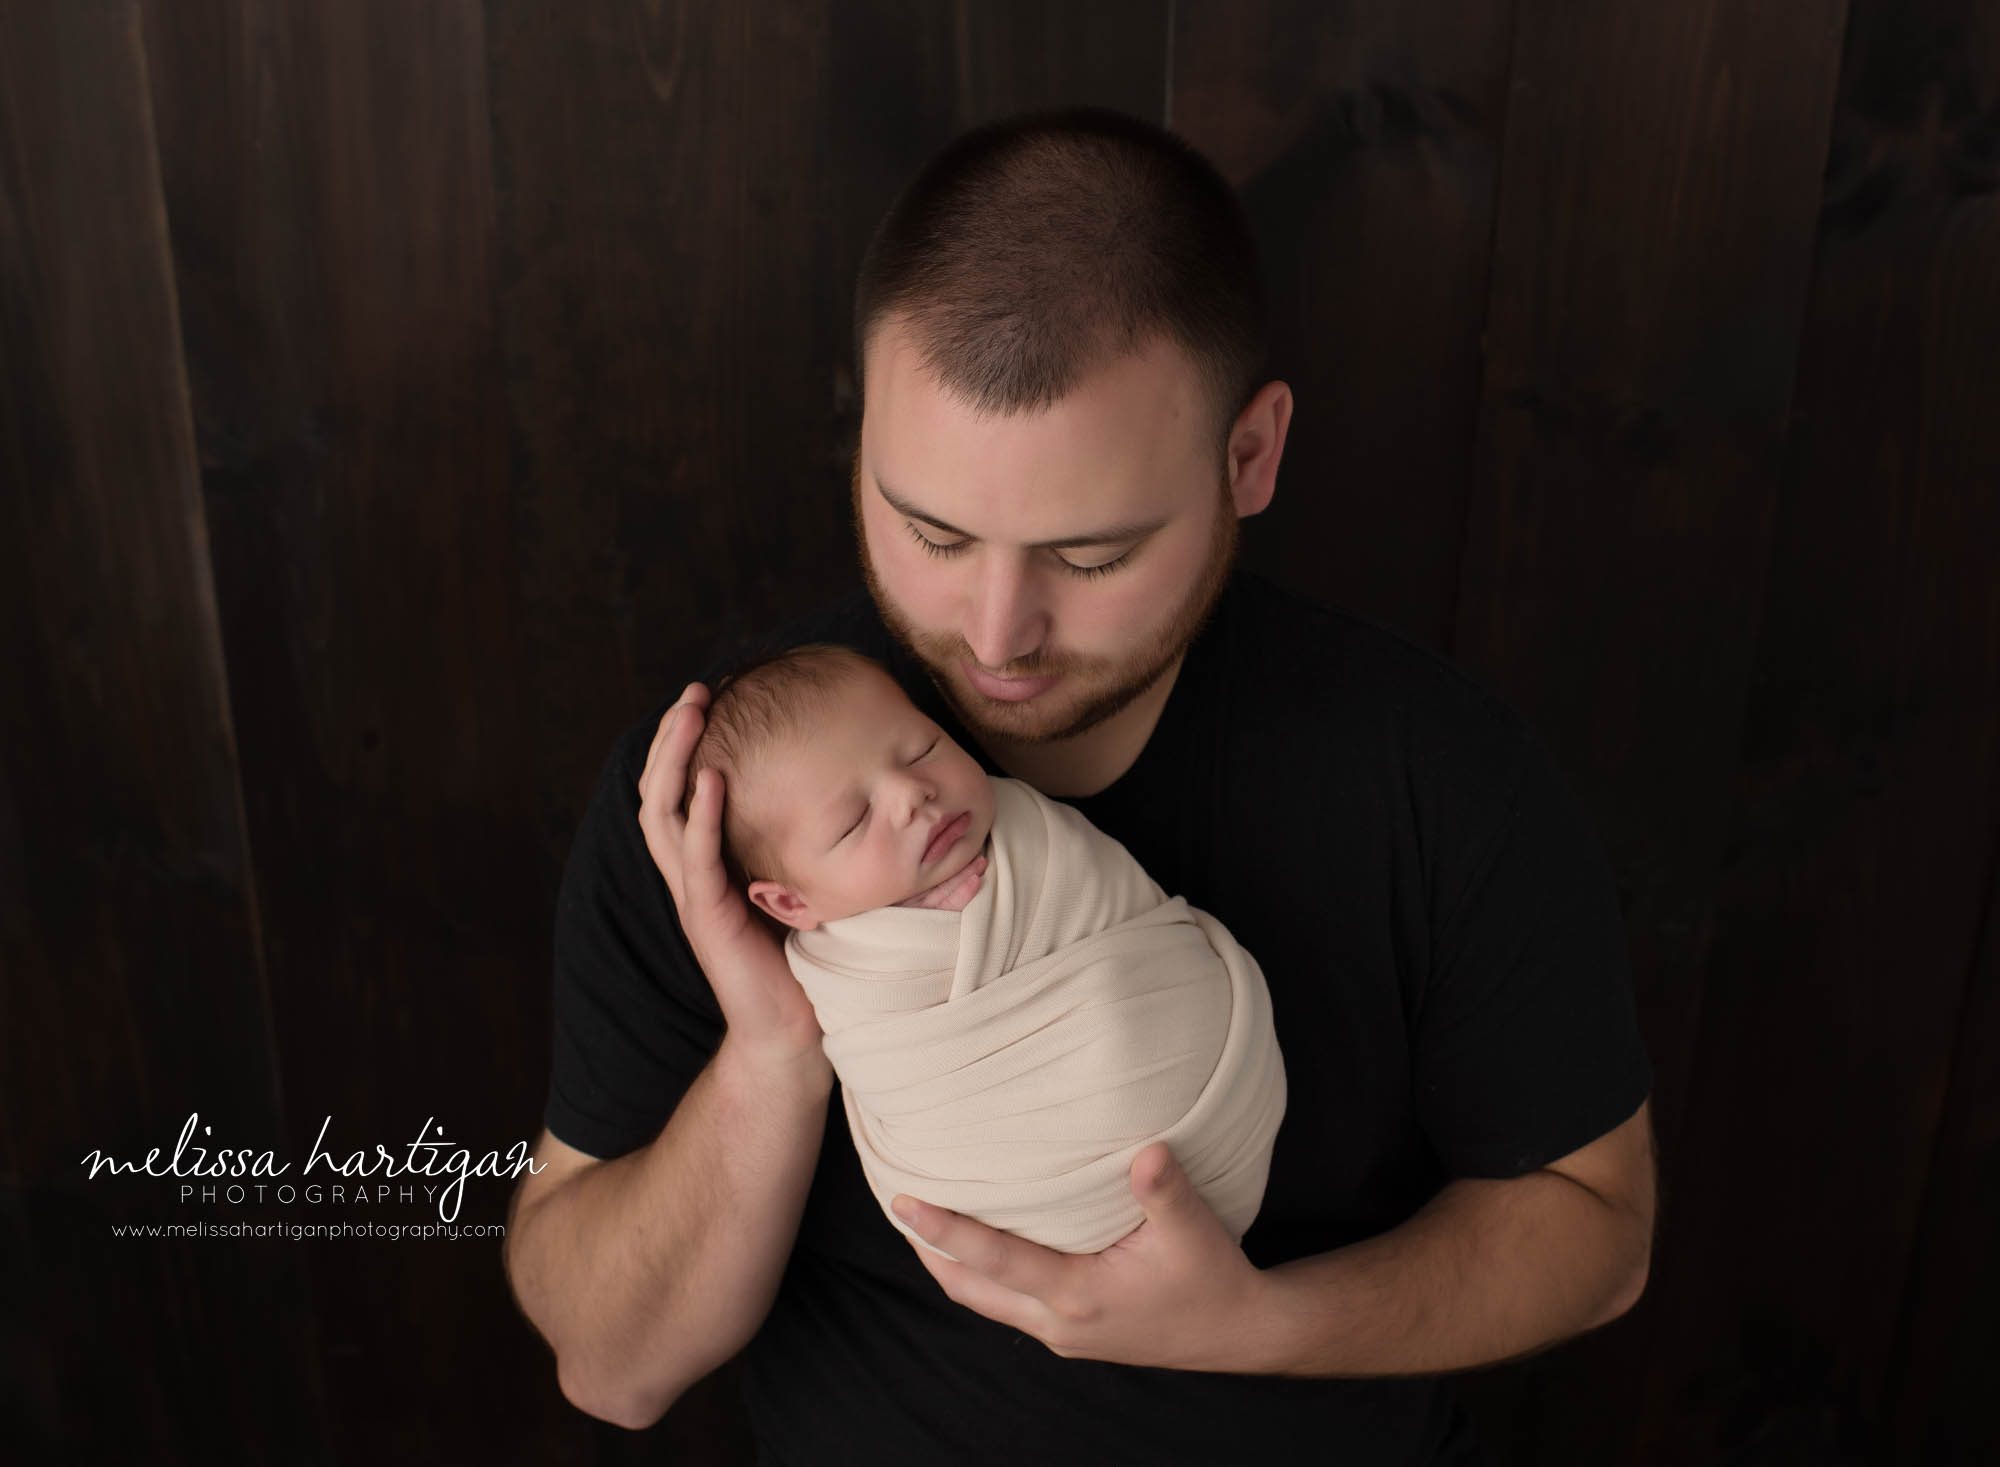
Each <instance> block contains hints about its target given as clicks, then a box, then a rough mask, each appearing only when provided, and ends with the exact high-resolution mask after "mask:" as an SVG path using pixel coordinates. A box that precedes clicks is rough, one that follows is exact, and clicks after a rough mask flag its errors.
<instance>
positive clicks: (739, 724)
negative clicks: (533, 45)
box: [681, 642, 889, 889]
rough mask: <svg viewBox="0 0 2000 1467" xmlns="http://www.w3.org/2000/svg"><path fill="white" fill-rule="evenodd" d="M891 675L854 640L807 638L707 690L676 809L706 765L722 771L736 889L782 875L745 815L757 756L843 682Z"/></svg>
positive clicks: (827, 702)
mask: <svg viewBox="0 0 2000 1467" xmlns="http://www.w3.org/2000/svg"><path fill="white" fill-rule="evenodd" d="M871 670H872V671H874V672H878V673H881V674H882V676H884V677H887V676H889V673H888V669H886V668H885V667H883V666H882V664H881V663H879V662H877V661H876V660H875V659H874V658H872V657H868V656H866V655H864V654H862V653H860V652H857V651H855V650H854V649H853V648H852V647H842V646H837V645H835V644H834V643H831V642H807V643H805V644H803V645H802V646H798V647H792V648H788V649H787V650H785V651H783V652H779V653H776V654H775V655H772V656H768V657H760V658H757V659H755V660H753V661H751V662H748V663H745V664H743V665H742V666H739V667H737V668H736V669H734V670H733V671H730V672H727V673H724V674H723V675H722V676H721V677H719V678H717V679H716V681H715V686H714V687H713V688H712V689H711V690H710V693H709V703H708V711H707V713H706V714H705V715H704V717H703V721H702V730H701V737H700V738H699V739H697V740H695V746H694V753H693V754H692V755H691V756H690V757H689V759H688V775H687V786H686V788H685V789H684V791H683V792H682V795H681V815H682V817H683V818H685V817H686V815H687V813H688V811H689V809H690V807H691V806H692V805H693V803H694V787H695V778H696V776H697V775H699V774H700V773H701V771H702V770H704V769H714V770H718V771H720V772H721V774H722V777H723V795H724V801H723V811H722V863H723V868H724V869H725V870H726V871H727V872H728V873H729V879H730V880H731V881H733V882H735V883H736V884H737V886H738V887H739V888H741V889H747V888H748V886H749V884H750V883H751V882H752V881H757V880H771V881H784V880H786V879H787V878H786V877H785V875H784V873H783V871H782V869H781V868H780V866H779V864H778V861H777V856H776V853H775V852H774V851H773V850H772V849H771V847H770V845H769V842H768V841H767V840H766V838H765V833H764V832H762V831H760V830H758V829H757V828H756V827H755V825H754V824H753V823H752V822H751V821H749V820H748V819H746V818H745V816H744V809H743V801H742V799H741V797H740V795H739V791H740V790H741V789H742V788H743V787H744V786H745V785H747V783H748V778H749V775H750V774H751V772H752V771H753V770H754V769H755V767H756V764H757V761H758V760H759V758H760V757H761V756H763V755H766V754H768V753H770V752H771V751H772V750H773V749H774V748H775V747H776V746H777V745H779V744H781V743H783V742H785V741H786V740H788V739H794V738H798V737H800V736H802V735H804V734H806V733H807V732H808V731H809V730H810V729H811V727H812V725H813V721H814V719H815V718H817V717H819V716H821V715H823V714H824V713H825V712H826V710H827V709H828V708H829V707H831V706H832V704H833V700H834V697H835V695H836V694H838V693H839V692H840V691H841V690H842V689H843V688H845V687H846V686H847V685H848V683H849V681H850V680H851V679H853V678H855V677H856V676H859V675H860V674H862V673H864V672H868V671H871Z"/></svg>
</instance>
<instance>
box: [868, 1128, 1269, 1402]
mask: <svg viewBox="0 0 2000 1467" xmlns="http://www.w3.org/2000/svg"><path fill="white" fill-rule="evenodd" d="M1156 1173H1157V1176H1156ZM1131 1185H1132V1195H1133V1196H1134V1197H1135V1198H1137V1199H1138V1201H1139V1205H1140V1206H1141V1207H1143V1208H1144V1209H1145V1212H1146V1220H1145V1221H1144V1222H1142V1223H1140V1224H1139V1226H1138V1227H1136V1228H1134V1229H1133V1230H1132V1231H1131V1232H1129V1233H1127V1234H1126V1235H1125V1236H1124V1237H1122V1238H1120V1239H1119V1240H1118V1241H1117V1242H1116V1243H1113V1244H1112V1245H1111V1246H1110V1247H1109V1248H1106V1249H1105V1250H1104V1251H1103V1252H1101V1253H1059V1252H1057V1251H1055V1250H1054V1249H1051V1248H1043V1247H1041V1246H1039V1245H1038V1244H1035V1243H1030V1242H1028V1241H1027V1240H1026V1239H1024V1238H1017V1237H1015V1236H1014V1235H1013V1234H1011V1233H1003V1232H999V1231H997V1230H996V1229H993V1228H989V1227H987V1226H985V1225H984V1224H983V1223H980V1222H977V1221H975V1220H974V1219H972V1218H969V1217H964V1216H961V1215H960V1214H958V1213H955V1212H947V1211H946V1210H945V1209H944V1208H942V1207H932V1206H929V1205H928V1204H926V1205H921V1206H917V1207H914V1208H911V1209H910V1210H909V1211H907V1212H906V1211H905V1210H904V1209H905V1207H907V1206H908V1204H909V1203H910V1202H911V1201H912V1199H911V1198H909V1197H907V1196H905V1195H903V1194H900V1193H899V1194H898V1195H897V1196H896V1197H895V1198H893V1199H891V1204H890V1205H891V1206H892V1207H894V1208H895V1210H896V1214H897V1216H899V1217H901V1218H902V1219H903V1221H904V1222H906V1223H908V1224H909V1225H910V1227H911V1229H912V1230H913V1231H914V1232H916V1233H917V1234H918V1235H919V1236H920V1237H922V1238H924V1239H926V1240H927V1241H929V1242H932V1243H935V1244H936V1245H937V1246H938V1247H939V1248H942V1249H944V1250H945V1251H946V1252H947V1253H949V1254H951V1255H952V1257H951V1258H943V1257H940V1256H939V1255H938V1254H936V1253H934V1252H932V1251H931V1250H930V1249H928V1248H925V1247H923V1246H922V1245H921V1244H917V1243H912V1244H911V1245H910V1246H911V1247H912V1248H914V1249H915V1250H916V1254H917V1259H918V1261H919V1262H921V1263H922V1264H923V1266H924V1267H925V1268H926V1269H928V1270H929V1271H930V1275H931V1277H932V1278H934V1279H936V1280H937V1281H938V1283H939V1284H940V1285H941V1286H942V1287H943V1289H944V1291H945V1294H946V1295H947V1296H948V1297H950V1298H951V1299H953V1300H955V1301H956V1302H958V1303H960V1304H963V1305H965V1306H966V1307H967V1308H968V1309H971V1310H974V1311H975V1312H977V1313H979V1314H983V1315H985V1316H986V1317H987V1318H988V1319H992V1320H997V1321H998V1322H999V1323H1001V1324H1005V1325H1011V1326H1012V1327H1013V1328H1015V1329H1017V1330H1020V1331H1022V1332H1023V1333H1025V1334H1030V1335H1033V1336H1034V1337H1035V1338H1036V1339H1038V1340H1040V1341H1041V1342H1042V1343H1043V1344H1044V1345H1046V1346H1048V1347H1049V1349H1051V1350H1053V1351H1054V1352H1055V1353H1056V1354H1058V1355H1061V1356H1063V1357H1064V1358H1066V1359H1069V1358H1081V1359H1085V1360H1109V1361H1113V1362H1116V1363H1118V1364H1123V1365H1151V1366H1158V1367H1162V1368H1165V1369H1169V1370H1212V1371H1236V1372H1250V1371H1254V1369H1255V1366H1254V1364H1252V1363H1251V1362H1254V1361H1255V1360H1256V1358H1257V1349H1258V1340H1259V1323H1260V1320H1261V1318H1262V1312H1263V1311H1262V1307H1261V1301H1262V1299H1263V1291H1264V1275H1263V1274H1262V1273H1261V1272H1259V1270H1258V1269H1257V1267H1256V1265H1254V1264H1252V1263H1251V1262H1250V1260H1249V1259H1248V1258H1247V1257H1246V1256H1244V1253H1243V1249H1242V1248H1241V1247H1240V1246H1239V1245H1238V1244H1236V1243H1235V1242H1234V1241H1232V1240H1231V1238H1230V1236H1229V1231H1228V1229H1226V1228H1225V1227H1223V1225H1222V1221H1221V1219H1220V1218H1218V1217H1216V1215H1215V1212H1214V1210H1213V1209H1212V1208H1211V1207H1209V1205H1208V1203H1207V1202H1206V1201H1204V1200H1203V1199H1202V1196H1201V1194H1200V1193H1199V1192H1197V1191H1196V1190H1195V1188H1194V1184H1193V1183H1192V1182H1190V1181H1189V1180H1188V1177H1187V1173H1186V1172H1184V1171H1182V1170H1181V1167H1180V1164H1179V1163H1178V1162H1176V1161H1175V1160H1174V1158H1173V1153H1172V1151H1171V1150H1170V1149H1169V1148H1168V1146H1167V1143H1166V1142H1164V1141H1156V1142H1154V1143H1153V1144H1152V1145H1150V1146H1148V1147H1146V1148H1145V1149H1144V1150H1142V1151H1141V1152H1140V1153H1139V1154H1138V1155H1137V1156H1135V1157H1133V1158H1132V1174H1131ZM952 1259H957V1260H959V1261H958V1262H953V1261H952Z"/></svg>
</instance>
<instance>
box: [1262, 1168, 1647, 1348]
mask: <svg viewBox="0 0 2000 1467" xmlns="http://www.w3.org/2000/svg"><path fill="white" fill-rule="evenodd" d="M1649 1244H1650V1239H1649V1237H1648V1236H1647V1233H1646V1229H1645V1226H1644V1225H1643V1224H1642V1223H1640V1222H1638V1221H1637V1220H1636V1219H1634V1218H1633V1217H1631V1216H1630V1215H1629V1214H1626V1213H1623V1212H1621V1211H1620V1210H1618V1209H1617V1208H1614V1207H1612V1206H1611V1205H1610V1204H1608V1203H1606V1202H1605V1201H1603V1200H1601V1199H1600V1198H1598V1197H1596V1196H1595V1195H1593V1194H1592V1193H1591V1192H1589V1191H1587V1190H1586V1189H1584V1188H1583V1187H1580V1186H1578V1185H1577V1184H1576V1183H1574V1182H1572V1181H1570V1180H1569V1179H1568V1178H1567V1177H1563V1176H1559V1175H1557V1174H1556V1173H1554V1172H1549V1171H1539V1172H1530V1173H1529V1174H1528V1175H1526V1176H1522V1177H1515V1178H1511V1179H1509V1180H1506V1181H1486V1180H1461V1181H1456V1182H1452V1183H1450V1184H1449V1185H1447V1186H1446V1187H1445V1188H1443V1190H1441V1191H1440V1192H1439V1193H1438V1195H1437V1196H1436V1197H1434V1198H1432V1199H1431V1201H1430V1202H1429V1203H1427V1204H1426V1205H1425V1206H1424V1208H1423V1209H1422V1210H1421V1211H1420V1212H1418V1213H1417V1214H1416V1215H1415V1216H1414V1217H1412V1218H1410V1219H1409V1221H1407V1222H1405V1223H1403V1224H1402V1225H1401V1226H1400V1227H1397V1228H1394V1229H1392V1230H1390V1231H1389V1232H1387V1233H1384V1234H1382V1235H1381V1236H1379V1237H1374V1238H1369V1239H1366V1240H1364V1241H1362V1242H1359V1243H1355V1244H1351V1245H1350V1246H1348V1247H1345V1248H1339V1249H1336V1250H1334V1251H1333V1252H1331V1253H1320V1254H1316V1255H1314V1256H1313V1257H1311V1258H1300V1259H1296V1260H1294V1261H1293V1262H1290V1263H1284V1264H1279V1265H1278V1266H1276V1267H1275V1268H1270V1269H1266V1270H1265V1271H1264V1273H1263V1274H1262V1276H1261V1277H1262V1279H1263V1283H1264V1290H1263V1298H1262V1300H1261V1301H1260V1307H1259V1311H1258V1316H1257V1317H1258V1320H1259V1324H1260V1328H1259V1330H1258V1332H1257V1333H1258V1338H1257V1345H1256V1349H1257V1352H1258V1355H1259V1357H1260V1358H1259V1360H1258V1362H1257V1363H1256V1364H1255V1365H1254V1366H1253V1367H1252V1369H1254V1371H1255V1372H1256V1373H1259V1374H1270V1375H1294V1376H1381V1375H1434V1374H1443V1373H1445V1372H1447V1371H1454V1370H1468V1369H1472V1368H1474V1367H1477V1366H1481V1365H1492V1364H1497V1363H1499V1362H1501V1361H1505V1360H1513V1359H1518V1358H1520V1357H1521V1356H1524V1355H1531V1354H1534V1353H1536V1352H1537V1351H1539V1350H1542V1349H1544V1348H1546V1347H1547V1346H1549V1345H1551V1344H1554V1343H1556V1342H1557V1341H1559V1340H1564V1339H1568V1338H1569V1337H1571V1336H1572V1335H1577V1334H1581V1333H1583V1332H1584V1331H1586V1330H1591V1329H1595V1328H1597V1327H1598V1326H1599V1325H1602V1324H1606V1323H1609V1322H1610V1320H1612V1319H1614V1318H1616V1317H1617V1315H1618V1314H1619V1313H1622V1312H1623V1310H1624V1309H1625V1308H1628V1307H1630V1303H1631V1298H1632V1295H1633V1290H1634V1288H1635V1286H1636V1284H1637V1282H1638V1281H1639V1280H1641V1279H1642V1278H1643V1277H1644V1273H1645V1266H1646V1260H1647V1253H1648V1248H1649Z"/></svg>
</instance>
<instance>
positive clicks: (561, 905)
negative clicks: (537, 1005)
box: [543, 704, 723, 1160]
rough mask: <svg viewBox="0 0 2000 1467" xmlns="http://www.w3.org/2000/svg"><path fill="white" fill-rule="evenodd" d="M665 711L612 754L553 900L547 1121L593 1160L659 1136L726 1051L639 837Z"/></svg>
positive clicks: (703, 981) (706, 992) (702, 981)
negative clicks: (642, 781)
mask: <svg viewBox="0 0 2000 1467" xmlns="http://www.w3.org/2000/svg"><path fill="white" fill-rule="evenodd" d="M665 712H666V705H665V704H662V705H661V706H660V708H659V709H657V710H656V711H655V713H654V715H653V717H652V719H651V720H650V722H649V723H648V724H647V725H645V726H643V727H641V728H638V729H634V730H632V731H631V732H629V733H627V734H626V735H625V737H624V738H622V739H620V740H619V742H618V744H617V746H616V747H615V748H614V749H613V750H612V753H611V757H610V758H609V759H608V760H607V761H606V763H605V765H604V769H603V772H602V773H601V774H600V776H599V778H598V782H597V788H596V791H595V793H594V794H593V795H592V796H591V800H590V804H589V806H588V807H587V808H586V810H585V811H584V815H583V819H582V821H581V822H580V823H579V824H578V826H577V832H576V838H575V840H574V841H573V843H572V844H571V846H570V852H569V860H568V863H567V865H566V866H565V867H564V871H563V879H562V886H561V889H560V894H559V895H558V897H557V899H556V918H555V941H554V953H555V991H554V997H553V1001H552V1004H551V1016H552V1019H553V1027H554V1035H553V1050H554V1052H553V1056H552V1060H551V1067H550V1075H549V1098H548V1106H547V1109H546V1110H545V1111H544V1113H543V1122H544V1124H546V1125H547V1127H548V1129H549V1130H550V1132H551V1133H553V1134H554V1136H555V1137H556V1139H557V1140H559V1141H563V1142H565V1143H567V1144H568V1145H570V1146H574V1147H575V1148H576V1149H577V1150H579V1151H581V1152H583V1153H584V1154H585V1155H588V1156H593V1157H596V1158H598V1159H599V1160H609V1159H611V1158H613V1157H617V1156H623V1155H624V1154H625V1153H627V1152H629V1151H634V1150H636V1149H638V1148H639V1147H641V1146H644V1145H646V1144H647V1143H649V1142H651V1141H652V1140H653V1139H654V1138H655V1137H656V1136H658V1135H659V1133H660V1130H661V1128H662V1127H664V1126H665V1125H666V1123H667V1119H668V1117H669V1116H671V1115H672V1114H673V1110H674V1107H675V1106H676V1105H678V1104H679V1103H680V1098H681V1096H682V1095H684V1094H685V1093H686V1092H687V1089H688V1087H689V1086H690V1085H692V1084H693V1083H694V1080H695V1077H696V1076H697V1075H699V1074H700V1073H701V1071H702V1069H703V1068H704V1067H705V1066H706V1065H707V1064H708V1061H709V1059H710V1058H711V1057H712V1056H713V1055H714V1054H715V1051H716V1050H717V1049H718V1048H719V1047H720V1046H721V1043H722V1033H723V1020H722V1010H721V1009H720V1008H719V1007H718V1006H717V1004H716V1002H715V994H714V991H713V990H712V989H711V988H710V987H709V984H708V979H707V977H706V976H705V975H704V974H703V973H702V971H701V967H700V965H699V964H698V963H696V961H695V959H694V954H693V953H692V952H691V951H690V950H689V948H688V945H687V939H686V938H685V937H684V936H683V935H682V933H681V926H680V918H679V915H678V913H677V912H676V910H675V908H674V899H673V893H672V892H671V891H670V890H669V889H668V887H667V883H666V879H665V878H664V877H662V876H661V875H660V872H659V868H658V867H657V866H655V865H654V864H653V858H652V854H651V852H649V851H648V850H647V849H646V840H645V836H644V834H643V833H642V832H641V831H640V829H639V785H638V781H639V770H640V768H641V767H642V765H643V761H644V759H645V753H646V750H647V748H648V747H649V746H650V744H651V742H652V738H651V731H652V729H653V728H654V727H657V725H658V721H659V716H660V715H661V714H663V713H665Z"/></svg>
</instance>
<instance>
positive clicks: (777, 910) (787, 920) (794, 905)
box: [744, 881, 819, 932]
mask: <svg viewBox="0 0 2000 1467" xmlns="http://www.w3.org/2000/svg"><path fill="white" fill-rule="evenodd" d="M744 895H746V896H748V897H749V898H750V904H751V905H752V906H753V907H755V908H757V910H758V911H760V912H763V913H764V914H766V915H767V916H769V917H770V918H772V919H773V920H774V921H778V922H782V923H784V924H785V925H786V926H787V927H796V928H797V929H798V930H799V931H801V932H810V931H812V930H813V928H815V927H817V926H819V919H818V918H817V917H814V916H811V915H809V914H808V913H807V911H806V904H805V901H804V899H803V898H802V897H800V896H799V894H798V893H797V892H795V891H793V890H792V889H791V888H790V887H789V886H785V885H783V884H782V883H780V882H776V881H753V882H751V883H750V889H749V890H748V891H747V892H745V893H744Z"/></svg>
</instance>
